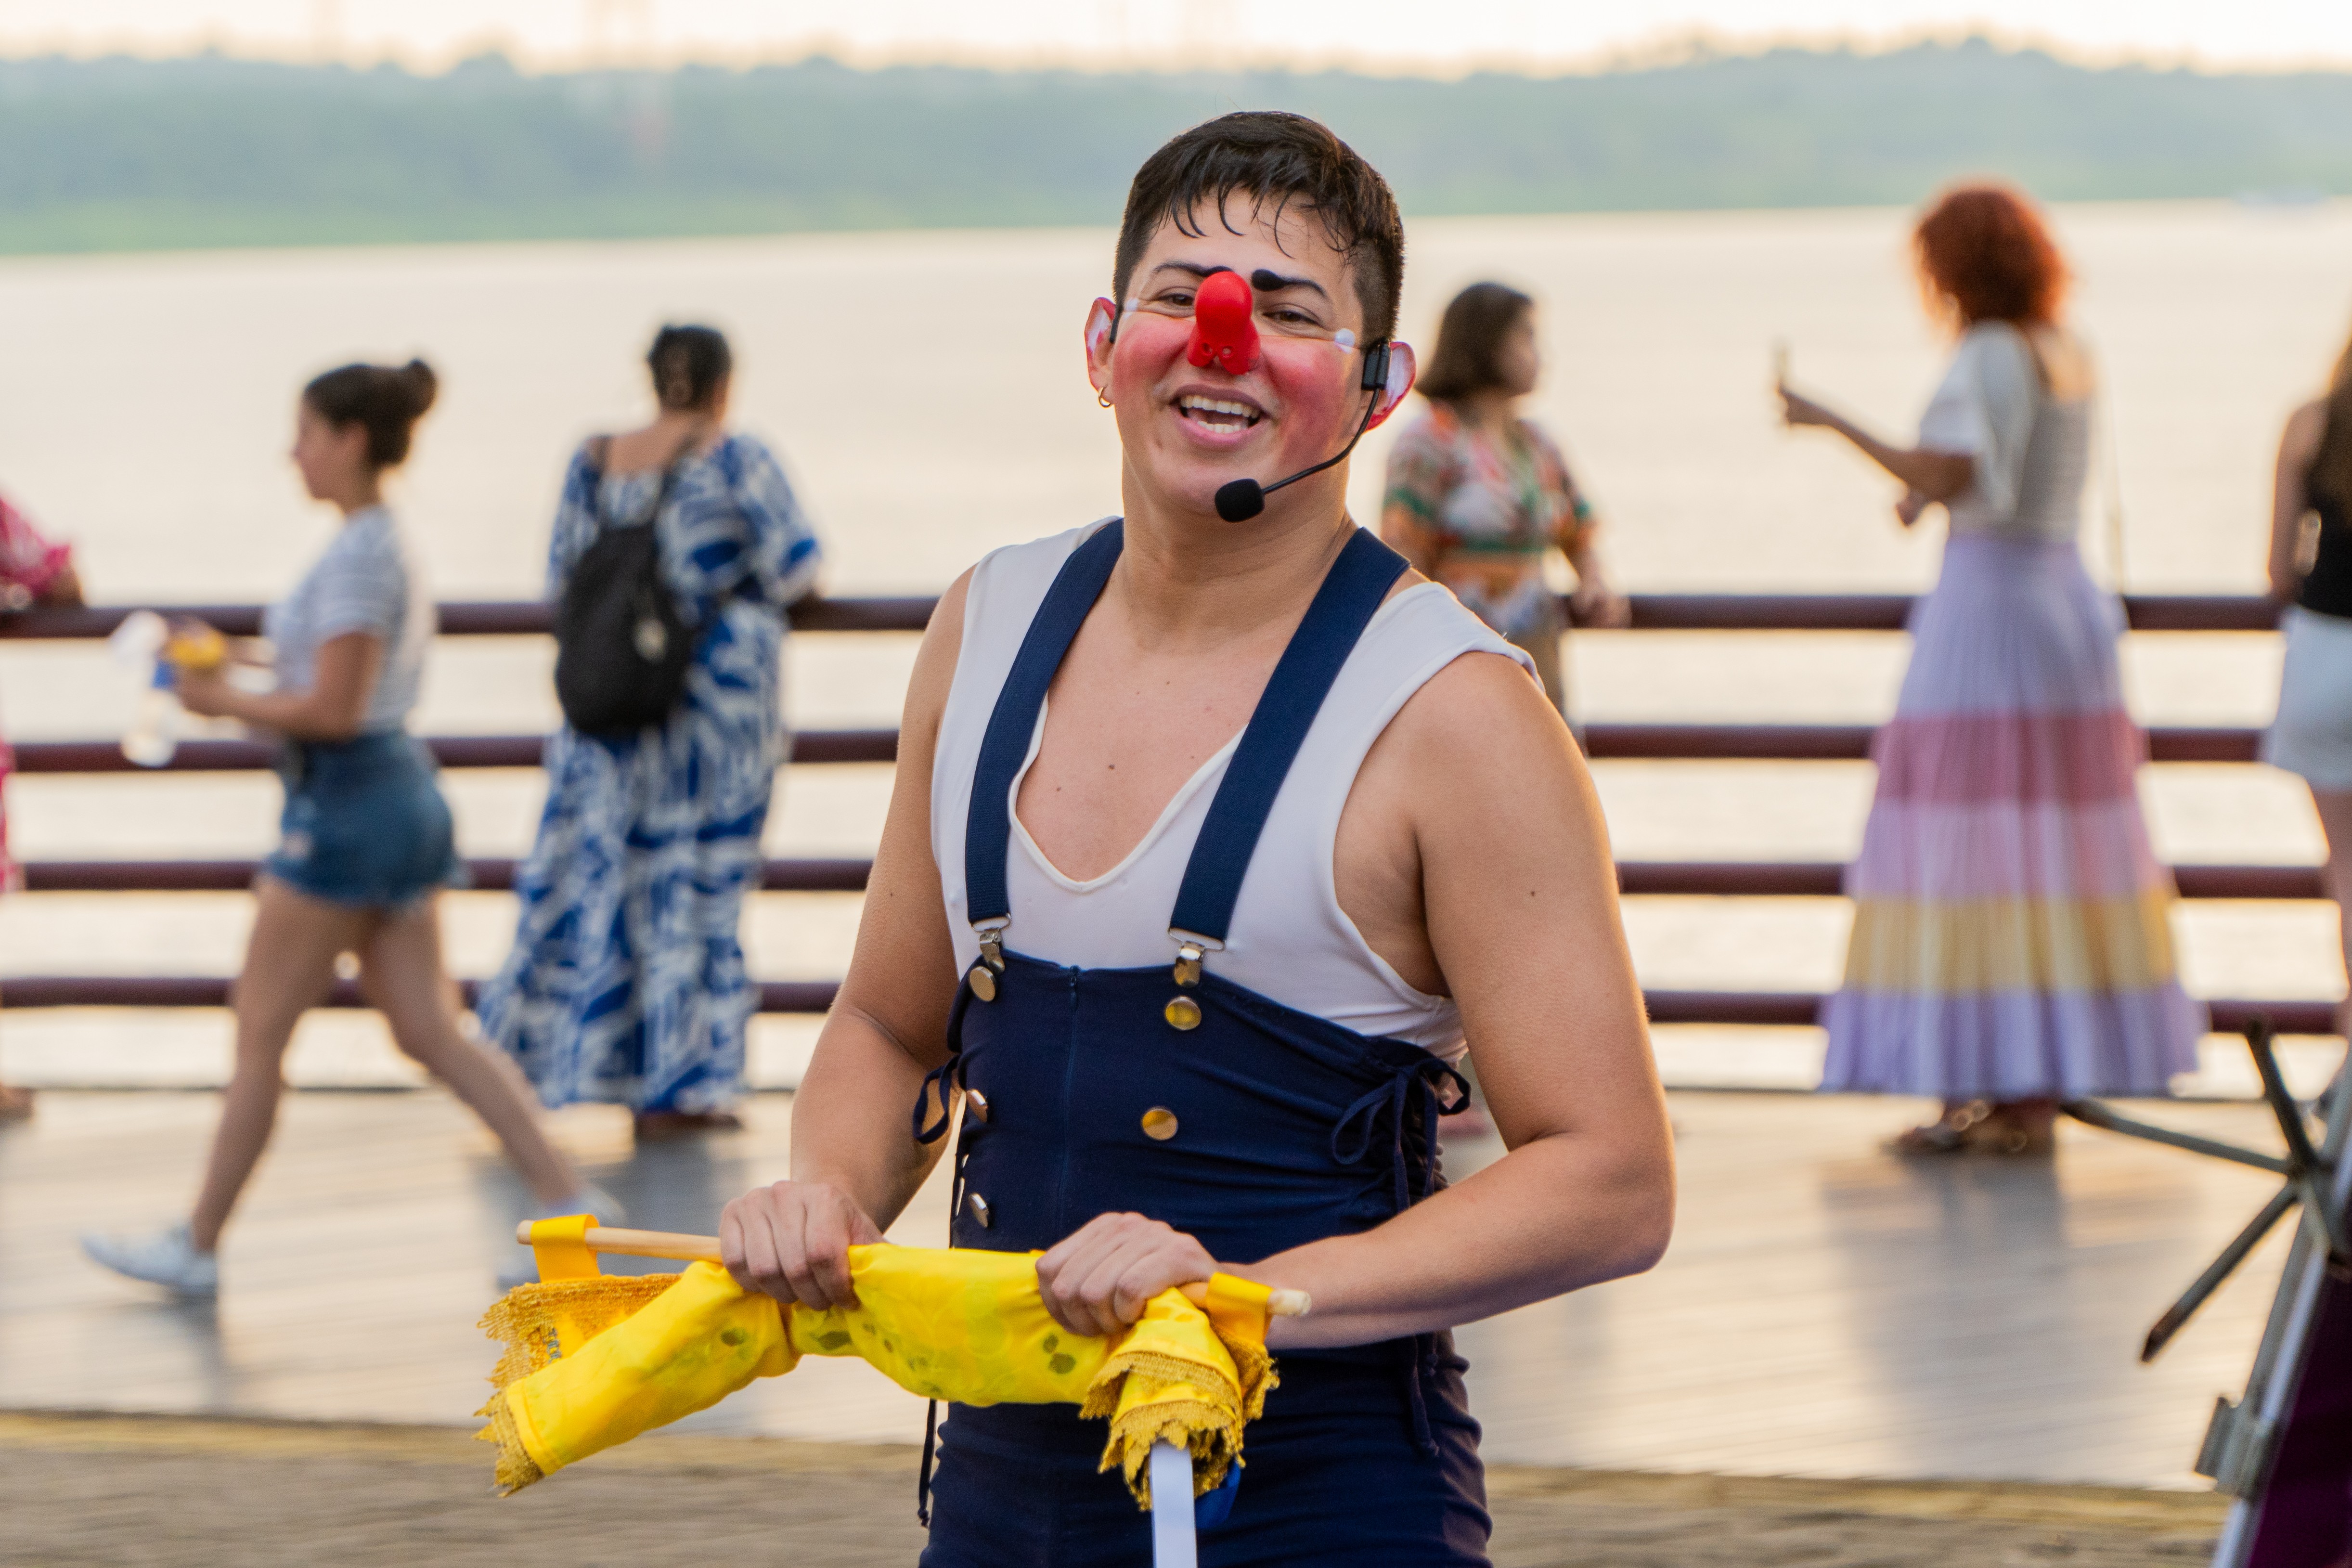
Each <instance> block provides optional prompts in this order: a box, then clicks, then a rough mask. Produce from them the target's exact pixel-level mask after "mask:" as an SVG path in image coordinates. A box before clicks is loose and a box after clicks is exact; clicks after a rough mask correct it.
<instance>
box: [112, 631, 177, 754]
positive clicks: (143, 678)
mask: <svg viewBox="0 0 2352 1568" xmlns="http://www.w3.org/2000/svg"><path fill="white" fill-rule="evenodd" d="M171 635H172V634H171V628H170V627H169V626H166V625H164V623H163V616H159V615H157V614H156V613H155V612H154V611H152V610H134V611H132V612H131V614H129V615H127V616H123V617H122V624H121V626H117V627H115V628H114V635H113V636H112V637H109V638H107V639H106V649H107V652H109V653H110V654H111V655H113V657H114V662H115V663H117V664H119V665H121V666H122V667H123V668H125V669H129V670H131V671H132V672H133V673H134V674H136V675H137V676H138V678H139V697H138V700H137V703H136V705H135V706H134V707H133V708H132V710H131V727H130V728H129V729H128V730H125V731H123V733H122V754H123V755H124V756H125V757H128V758H129V759H130V760H131V762H133V763H137V764H138V765H139V766H140V767H142V768H160V767H162V766H163V764H164V763H168V762H170V761H171V760H172V753H173V752H175V751H177V750H178V749H179V744H180V700H179V698H177V697H176V696H174V695H173V690H172V684H173V682H172V665H171V661H170V660H168V659H166V658H164V657H163V647H164V645H165V644H166V643H168V642H169V641H170V640H171Z"/></svg>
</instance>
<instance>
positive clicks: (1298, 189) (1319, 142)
mask: <svg viewBox="0 0 2352 1568" xmlns="http://www.w3.org/2000/svg"><path fill="white" fill-rule="evenodd" d="M1236 192H1239V193H1240V194H1242V195H1246V196H1248V197H1249V198H1250V200H1251V201H1252V203H1254V204H1255V205H1257V206H1259V207H1261V208H1263V207H1265V206H1266V205H1269V204H1270V205H1272V207H1273V209H1274V216H1275V217H1276V219H1277V220H1278V219H1279V218H1280V216H1281V215H1282V210H1283V209H1284V208H1285V207H1286V206H1288V205H1290V204H1291V203H1292V202H1294V201H1295V202H1297V203H1299V204H1301V205H1304V206H1306V207H1307V208H1309V209H1310V210H1311V211H1313V213H1314V214H1315V216H1317V217H1318V218H1320V219H1321V220H1322V222H1323V226H1324V227H1325V228H1327V229H1328V230H1329V231H1330V235H1331V243H1332V245H1333V246H1334V247H1336V248H1337V249H1339V251H1340V252H1342V253H1343V254H1344V255H1345V256H1346V257H1347V258H1348V259H1349V262H1350V263H1351V264H1352V265H1353V266H1354V268H1355V273H1356V299H1357V302H1358V303H1360V305H1362V306H1363V308H1364V341H1365V342H1367V343H1376V342H1386V341H1387V340H1388V339H1389V338H1390V337H1391V335H1393V334H1394V333H1395V331H1396V322H1397V300H1398V298H1399V296H1401V295H1402V293H1403V292H1404V218H1403V216H1402V215H1401V214H1399V213H1398V211H1397V205H1396V197H1395V196H1394V195H1391V193H1390V190H1389V183H1388V182H1387V181H1386V180H1383V179H1381V175H1380V171H1379V170H1377V169H1375V168H1373V167H1372V166H1371V165H1370V163H1365V162H1364V160H1363V158H1362V156H1361V155H1360V153H1357V151H1356V150H1355V149H1354V148H1352V147H1350V146H1349V145H1348V144H1347V143H1346V142H1342V141H1340V140H1339V137H1338V136H1336V135H1334V134H1332V132H1331V128H1330V127H1329V126H1328V125H1324V124H1322V123H1321V122H1319V121H1313V120H1309V119H1307V117H1306V116H1305V115H1303V114H1286V113H1283V112H1281V111H1279V110H1244V111H1241V112H1239V113H1234V114H1227V115H1223V116H1221V117H1220V118H1218V119H1215V120H1212V121H1209V122H1208V123H1206V124H1205V125H1195V126H1194V127H1192V130H1190V131H1187V132H1183V133H1182V134H1181V135H1179V136H1177V137H1175V138H1174V139H1172V140H1171V141H1170V142H1168V144H1167V145H1166V146H1164V147H1162V148H1160V151H1159V152H1157V153H1153V154H1151V156H1150V157H1149V158H1147V159H1145V160H1144V161H1143V167H1142V168H1140V169H1138V170H1137V171H1136V172H1135V184H1132V185H1130V186H1129V187H1128V193H1127V215H1126V216H1124V217H1123V218H1121V219H1120V220H1119V226H1118V257H1117V259H1116V260H1115V261H1114V262H1113V264H1112V269H1111V295H1112V298H1113V299H1114V300H1118V301H1121V302H1123V301H1125V300H1126V299H1127V286H1128V283H1129V279H1132V278H1134V276H1135V268H1136V267H1137V265H1138V264H1139V263H1140V262H1141V261H1142V259H1143V250H1144V247H1146V246H1148V245H1150V243H1151V237H1152V236H1153V235H1154V234H1156V233H1158V232H1159V229H1160V223H1161V221H1162V220H1163V219H1164V220H1166V221H1168V222H1171V223H1173V224H1174V225H1175V226H1176V227H1177V229H1178V231H1179V232H1181V233H1183V234H1189V235H1197V234H1198V233H1199V232H1200V231H1199V230H1198V229H1196V228H1194V227H1192V224H1193V221H1194V219H1193V211H1194V209H1195V208H1197V207H1199V206H1201V205H1202V204H1203V203H1213V204H1214V205H1216V206H1217V208H1218V209H1219V210H1220V211H1221V212H1222V211H1223V207H1224V205H1225V202H1226V200H1227V198H1229V197H1231V196H1232V195H1234V194H1235V193H1236ZM1225 226H1226V227H1227V228H1232V227H1233V220H1232V219H1231V218H1227V219H1226V220H1225Z"/></svg>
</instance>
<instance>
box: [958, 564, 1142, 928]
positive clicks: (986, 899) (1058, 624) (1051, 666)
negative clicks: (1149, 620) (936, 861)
mask: <svg viewBox="0 0 2352 1568" xmlns="http://www.w3.org/2000/svg"><path fill="white" fill-rule="evenodd" d="M1123 542H1124V530H1123V529H1122V528H1121V526H1120V524H1119V522H1118V520H1116V519H1114V520H1112V521H1110V522H1108V523H1106V524H1104V525H1103V526H1102V527H1101V528H1098V529H1097V530H1096V531H1095V532H1094V535H1093V537H1091V538H1089V539H1088V540H1087V542H1085V543H1083V544H1081V545H1079V546H1078V547H1077V548H1076V550H1074V551H1072V552H1070V558H1069V559H1068V560H1067V561H1065V562H1063V563H1062V570H1061V572H1060V573H1059V574H1057V575H1056V576H1055V578H1054V585H1053V586H1052V587H1050V588H1048V589H1046V590H1045V603H1044V604H1042V605H1038V606H1037V616H1036V618H1035V619H1034V620H1032V621H1031V622H1030V623H1029V630H1028V632H1027V634H1026V635H1024V637H1022V639H1021V651H1020V652H1019V653H1017V654H1015V655H1014V656H1013V668H1012V669H1011V671H1009V672H1008V673H1007V674H1006V675H1005V677H1004V686H1003V689H1002V690H1000V691H999V692H998V693H997V696H996V707H995V709H994V710H993V711H992V712H991V713H990V714H989V716H988V731H987V732H986V733H985V734H984V735H982V737H981V742H980V761H979V763H978V764H977V766H975V767H974V769H973V770H972V780H971V813H970V815H969V816H966V817H965V819H964V834H963V886H964V898H965V900H966V901H967V903H968V904H969V905H970V909H969V910H968V912H969V914H970V916H971V923H972V924H973V925H975V926H977V925H982V924H984V923H987V922H990V921H997V922H1002V921H1004V920H1005V919H1007V918H1008V917H1009V916H1011V914H1012V913H1013V900H1012V897H1011V895H1009V894H1008V893H1006V891H1005V890H1004V857H1005V855H1006V853H1007V852H1008V851H1009V850H1010V849H1011V848H1012V847H1013V777H1014V775H1016V774H1018V773H1020V772H1021V763H1022V762H1023V761H1024V759H1025V758H1026V757H1027V756H1028V755H1029V741H1030V738H1031V737H1032V736H1034V734H1035V733H1036V732H1037V714H1038V712H1039V711H1040V710H1042V709H1044V707H1045V691H1046V689H1047V688H1049V687H1051V686H1052V685H1053V684H1054V674H1055V671H1056V670H1058V669H1060V668H1062V658H1063V656H1064V655H1065V654H1066V653H1068V652H1069V651H1070V644H1071V643H1072V641H1074V640H1075V639H1076V637H1077V635H1078V628H1079V627H1080V626H1084V625H1085V624H1086V620H1087V615H1088V614H1089V613H1090V612H1091V611H1092V610H1093V609H1094V607H1095V601H1096V600H1097V599H1099V598H1101V597H1102V591H1103V585H1104V584H1107V583H1108V582H1109V581H1110V569H1111V568H1112V567H1113V566H1116V565H1117V564H1118V552H1119V549H1120V547H1121V545H1122V543H1123Z"/></svg>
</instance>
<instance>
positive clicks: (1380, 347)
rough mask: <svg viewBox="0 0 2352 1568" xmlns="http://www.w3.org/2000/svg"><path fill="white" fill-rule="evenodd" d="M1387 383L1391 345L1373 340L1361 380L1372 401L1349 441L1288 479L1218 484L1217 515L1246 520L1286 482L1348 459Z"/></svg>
mask: <svg viewBox="0 0 2352 1568" xmlns="http://www.w3.org/2000/svg"><path fill="white" fill-rule="evenodd" d="M1388 384H1389V345H1388V344H1386V343H1373V344H1371V345H1370V346H1368V347H1367V348H1366V349H1365V350H1364V374H1363V379H1362V381H1361V382H1360V384H1359V386H1360V390H1362V391H1365V392H1369V393H1371V394H1372V395H1373V396H1372V401H1371V405H1370V407H1368V408H1366V409H1365V410H1364V422H1363V423H1362V424H1360V425H1359V426H1356V433H1355V434H1354V435H1353V436H1350V437H1348V444H1347V445H1346V446H1344V447H1340V448H1339V455H1338V456H1336V457H1330V458H1324V459H1323V460H1322V461H1321V462H1319V463H1318V464H1316V465H1315V466H1314V467H1313V468H1301V469H1299V470H1298V471H1297V473H1295V474H1293V475H1291V476H1290V477H1289V478H1288V479H1276V480H1275V481H1274V483H1272V484H1270V485H1261V484H1259V483H1258V482H1257V481H1256V480H1255V479H1234V480H1233V481H1231V482H1230V483H1227V484H1223V485H1220V486H1218V487H1217V515H1218V516H1219V517H1222V518H1223V519H1224V520H1225V521H1227V522H1247V521H1249V520H1250V519H1252V518H1254V517H1255V516H1256V515H1257V514H1258V513H1260V512H1262V511H1264V510H1265V498H1266V497H1268V496H1270V495H1272V494H1273V493H1274V492H1275V491H1276V490H1278V489H1282V488H1283V487H1284V486H1285V485H1295V484H1297V482H1298V481H1299V480H1301V479H1312V478H1313V477H1314V476H1315V475H1317V474H1319V473H1321V472H1322V471H1323V470H1324V469H1326V468H1331V467H1333V466H1334V465H1336V464H1339V463H1344V462H1346V461H1347V460H1348V454H1349V453H1350V452H1352V451H1354V450H1355V449H1356V443H1357V442H1359V441H1360V440H1362V439H1363V438H1364V432H1365V431H1367V430H1369V429H1370V428H1371V427H1372V416H1373V415H1374V414H1376V413H1378V412H1379V410H1380V406H1381V400H1380V394H1381V393H1382V392H1384V391H1386V390H1387V389H1388Z"/></svg>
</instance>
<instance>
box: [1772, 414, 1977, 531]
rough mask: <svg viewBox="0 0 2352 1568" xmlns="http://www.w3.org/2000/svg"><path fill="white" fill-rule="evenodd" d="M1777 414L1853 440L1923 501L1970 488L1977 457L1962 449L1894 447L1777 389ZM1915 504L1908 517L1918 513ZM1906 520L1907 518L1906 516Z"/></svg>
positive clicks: (1942, 498)
mask: <svg viewBox="0 0 2352 1568" xmlns="http://www.w3.org/2000/svg"><path fill="white" fill-rule="evenodd" d="M1780 416H1781V417H1782V418H1783V419H1784V420H1786V421H1787V422H1788V424H1789V425H1790V426H1791V427H1802V426H1818V427H1820V428H1822V429H1824V430H1833V431H1835V432H1836V433H1837V434H1839V435H1841V436H1843V437H1845V438H1846V439H1847V440H1848V441H1851V442H1852V443H1853V445H1854V447H1855V448H1856V449H1857V450H1859V451H1860V452H1861V453H1862V455H1863V456H1864V457H1865V458H1869V459H1870V460H1871V461H1872V462H1874V463H1876V464H1877V465H1878V466H1879V467H1880V468H1885V470H1886V471H1887V472H1888V473H1890V474H1892V475H1894V476H1895V478H1896V479H1901V480H1902V481H1903V485H1904V488H1905V489H1906V490H1909V491H1911V492H1912V493H1914V494H1916V495H1917V496H1919V497H1920V498H1921V499H1922V501H1923V503H1924V502H1928V501H1948V500H1952V499H1953V498H1954V497H1956V496H1958V495H1959V494H1960V493H1961V492H1963V491H1964V490H1966V489H1968V488H1969V480H1970V479H1973V478H1975V476H1976V459H1975V458H1971V457H1969V455H1968V454H1967V453H1965V452H1936V451H1930V450H1928V449H1927V448H1926V447H1895V446H1889V445H1888V444H1887V443H1886V442H1885V441H1882V440H1880V439H1879V438H1878V437H1875V436H1874V435H1872V434H1871V433H1870V432H1869V431H1867V430H1864V428H1863V427H1862V426H1859V425H1856V424H1855V423H1853V421H1852V420H1851V419H1848V418H1847V417H1846V416H1843V414H1839V413H1836V412H1834V411H1832V409H1830V408H1829V407H1827V406H1825V405H1822V404H1819V403H1815V402H1814V401H1813V400H1812V399H1811V398H1810V397H1801V396H1799V395H1797V394H1795V393H1793V392H1791V391H1790V390H1789V389H1788V388H1787V387H1786V386H1782V387H1781V388H1780ZM1919 510H1920V509H1919V508H1917V507H1914V508H1913V509H1912V510H1911V516H1912V517H1913V518H1916V516H1917V515H1918V512H1919ZM1907 521H1908V520H1907V519H1906V523H1907Z"/></svg>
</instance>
